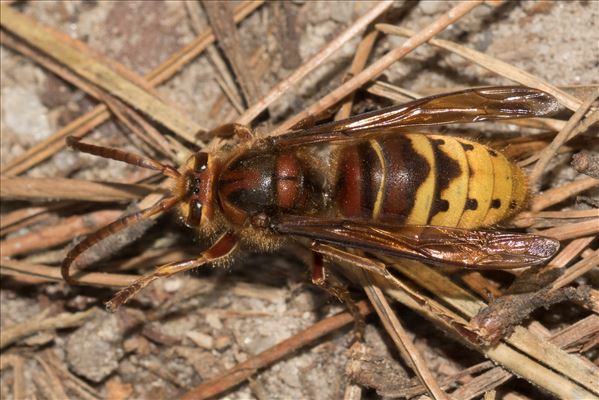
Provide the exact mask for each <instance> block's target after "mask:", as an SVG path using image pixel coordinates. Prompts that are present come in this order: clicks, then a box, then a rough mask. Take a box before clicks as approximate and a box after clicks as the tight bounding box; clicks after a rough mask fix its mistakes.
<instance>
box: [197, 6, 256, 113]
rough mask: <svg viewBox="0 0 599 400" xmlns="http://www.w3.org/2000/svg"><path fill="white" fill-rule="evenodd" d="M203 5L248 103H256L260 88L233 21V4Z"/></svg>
mask: <svg viewBox="0 0 599 400" xmlns="http://www.w3.org/2000/svg"><path fill="white" fill-rule="evenodd" d="M203 5H204V10H205V11H206V15H207V16H208V20H209V21H210V25H211V26H212V31H213V32H214V36H216V40H217V43H218V45H219V47H220V48H221V50H222V51H223V53H224V54H225V56H226V57H227V59H228V61H229V63H230V64H231V68H232V69H233V72H234V74H235V77H236V78H237V82H239V86H240V87H241V91H242V93H243V95H244V97H245V100H246V103H247V104H254V103H255V102H256V101H258V99H259V98H260V90H259V88H258V84H257V82H256V77H255V76H254V75H253V73H252V69H251V68H249V65H248V63H247V60H248V57H247V54H246V51H245V49H244V47H243V46H242V45H241V41H240V38H239V34H238V32H237V27H236V26H235V22H234V21H233V17H232V10H231V5H230V4H229V3H227V2H224V3H220V2H210V1H206V2H204V3H203Z"/></svg>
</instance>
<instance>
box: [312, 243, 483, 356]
mask: <svg viewBox="0 0 599 400" xmlns="http://www.w3.org/2000/svg"><path fill="white" fill-rule="evenodd" d="M312 251H315V252H318V253H320V254H323V255H326V256H327V257H329V258H331V259H333V260H335V261H337V262H340V263H342V264H345V265H351V266H354V267H358V268H361V269H363V270H366V271H368V272H372V273H375V274H377V275H379V276H382V277H383V278H384V279H385V280H386V281H387V282H388V283H390V284H391V285H392V286H393V287H395V288H397V289H399V290H401V291H402V292H404V293H405V294H406V295H407V296H409V297H410V298H411V299H412V300H413V301H414V302H415V303H416V304H417V305H418V306H419V307H423V308H426V309H428V311H430V313H431V314H432V315H434V316H435V317H436V318H438V319H439V320H440V321H441V322H443V323H445V324H447V326H448V327H451V328H453V329H454V330H455V331H456V332H457V333H458V334H459V335H461V336H462V337H464V338H465V339H466V340H468V341H470V342H471V343H473V344H475V345H481V344H484V343H485V342H484V340H482V338H481V337H480V334H479V333H478V332H476V331H475V330H473V329H472V328H471V327H470V326H469V324H468V323H464V322H462V321H460V319H459V317H458V316H457V315H456V314H454V313H452V312H450V311H449V310H447V309H445V308H444V307H442V306H440V305H439V304H438V303H436V302H432V301H429V299H428V298H427V297H425V296H423V295H421V294H420V293H418V292H416V291H415V290H414V289H413V288H411V287H410V286H408V285H406V284H404V283H403V282H402V281H400V280H399V279H397V278H396V277H395V276H393V275H392V274H391V273H390V272H389V271H388V270H387V267H386V265H385V263H383V262H381V261H377V260H373V259H371V258H368V257H365V256H359V255H356V254H352V253H349V252H347V251H345V250H343V249H339V248H337V247H333V246H329V245H326V244H321V243H317V242H314V243H312Z"/></svg>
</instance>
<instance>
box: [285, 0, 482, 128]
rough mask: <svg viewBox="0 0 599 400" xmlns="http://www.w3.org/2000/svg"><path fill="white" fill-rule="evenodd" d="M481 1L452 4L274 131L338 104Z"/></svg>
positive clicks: (289, 126)
mask: <svg viewBox="0 0 599 400" xmlns="http://www.w3.org/2000/svg"><path fill="white" fill-rule="evenodd" d="M480 4H482V1H481V0H475V1H462V2H460V3H458V5H456V6H455V7H453V8H452V9H451V10H449V11H448V12H447V13H445V14H443V15H442V16H441V17H440V18H438V19H437V20H436V21H434V22H433V23H432V24H430V25H428V26H426V27H425V28H423V29H421V30H420V31H419V32H418V33H417V34H416V35H414V36H412V37H410V38H409V39H408V40H406V41H405V42H404V43H403V44H402V45H401V46H399V47H397V48H395V49H393V50H391V51H390V52H389V53H387V54H385V55H384V56H383V57H381V58H380V59H379V60H377V61H376V62H375V63H373V64H371V65H370V66H369V67H368V68H366V69H365V70H364V71H362V72H361V73H360V74H358V75H356V76H354V77H353V78H351V79H350V80H349V81H347V82H345V83H344V84H343V85H341V86H340V87H338V88H337V89H335V90H333V91H332V92H331V93H329V94H328V95H326V96H325V97H323V98H322V99H320V100H318V101H317V102H316V103H314V104H313V105H312V106H310V107H308V108H307V109H306V110H304V111H302V112H301V113H299V114H297V115H295V116H294V117H292V118H290V119H288V120H287V121H285V122H284V123H282V124H281V125H279V126H278V127H277V128H276V129H275V131H274V132H273V134H275V135H276V134H281V133H283V132H285V131H287V130H289V129H291V127H293V126H294V125H296V124H298V123H299V122H301V121H302V120H305V119H306V118H309V117H310V116H313V115H318V113H320V112H321V111H323V110H326V109H328V108H329V107H331V106H333V105H334V104H336V103H338V102H339V101H340V100H341V99H343V98H344V97H345V96H347V95H348V94H350V93H352V92H355V91H356V90H358V89H359V88H360V87H362V86H363V85H364V84H366V82H368V81H370V80H372V79H375V78H376V77H377V76H379V75H380V74H382V73H383V71H385V70H386V69H387V68H389V66H390V65H392V64H393V63H395V62H397V61H398V60H400V59H402V58H403V57H405V56H406V55H407V54H409V53H410V52H411V51H413V50H414V49H415V48H417V47H418V46H420V45H421V44H423V43H425V42H426V41H427V40H429V39H430V38H432V37H433V36H435V35H436V34H437V33H439V32H441V31H443V30H444V29H445V28H447V27H448V26H449V25H451V24H453V23H455V22H456V21H458V20H459V19H460V18H462V17H463V16H464V15H466V14H468V13H469V12H470V11H471V10H473V9H474V8H476V7H477V6H478V5H480Z"/></svg>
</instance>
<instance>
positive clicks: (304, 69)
mask: <svg viewBox="0 0 599 400" xmlns="http://www.w3.org/2000/svg"><path fill="white" fill-rule="evenodd" d="M392 4H393V2H392V1H381V2H379V3H377V4H376V5H375V6H374V7H372V9H370V10H369V11H368V12H367V13H366V14H364V15H363V16H362V17H360V18H358V19H357V20H356V21H355V22H354V23H353V24H352V25H351V26H350V27H349V28H347V29H346V30H345V31H343V32H342V33H340V34H339V35H338V36H337V37H335V39H333V40H331V41H330V42H328V44H327V45H326V46H324V47H323V48H322V49H320V50H319V51H318V52H317V53H316V54H315V55H314V56H312V58H310V59H309V60H308V61H306V62H305V63H304V64H303V65H302V66H301V67H299V68H298V69H296V70H295V71H294V72H293V73H292V74H291V75H289V76H288V77H287V78H285V79H284V80H282V81H281V82H279V83H278V84H277V85H275V87H273V88H272V89H271V90H270V91H269V92H268V93H267V94H266V96H264V97H263V98H262V99H261V100H260V101H258V102H256V103H255V104H254V105H253V106H252V107H250V108H249V109H248V110H246V112H245V113H243V115H241V116H240V117H239V118H238V119H237V122H238V123H240V124H242V125H248V124H249V123H251V122H252V121H253V120H254V118H256V117H257V116H258V115H260V113H261V112H262V111H264V110H266V108H268V106H269V105H271V104H272V103H273V102H274V101H275V100H276V99H278V98H279V97H281V96H282V95H283V94H285V93H287V91H288V90H289V89H291V87H292V86H293V85H295V84H296V83H297V82H299V81H300V80H302V79H303V78H304V77H305V76H306V75H308V74H309V73H310V72H311V71H312V70H314V69H315V68H316V67H318V66H319V65H320V64H322V62H323V61H324V60H326V59H327V58H328V57H329V56H331V55H332V54H333V53H335V51H337V50H338V49H340V48H341V47H342V46H343V44H345V43H346V42H347V41H349V40H350V39H351V38H352V37H354V36H355V35H357V34H358V33H359V32H360V31H361V30H362V29H364V28H365V27H366V26H368V24H370V23H371V22H372V21H374V20H375V19H376V18H377V17H378V16H379V15H381V14H382V13H383V12H385V11H386V10H387V9H388V8H389V7H391V5H392ZM301 119H303V118H300V119H298V121H296V123H297V122H299V121H300V120H301ZM293 125H295V123H294V124H291V125H290V126H293Z"/></svg>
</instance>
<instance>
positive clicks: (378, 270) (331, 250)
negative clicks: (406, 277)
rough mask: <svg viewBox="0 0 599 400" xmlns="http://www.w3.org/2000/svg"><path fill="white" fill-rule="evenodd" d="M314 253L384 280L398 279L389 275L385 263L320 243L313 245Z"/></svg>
mask: <svg viewBox="0 0 599 400" xmlns="http://www.w3.org/2000/svg"><path fill="white" fill-rule="evenodd" d="M312 251H313V252H314V253H318V254H321V256H327V257H330V258H332V259H333V260H337V261H340V262H344V263H349V264H351V265H355V266H357V267H359V268H362V269H365V270H367V271H369V272H373V273H375V274H377V275H381V276H383V277H384V278H387V279H392V280H394V279H396V278H395V277H394V276H393V275H391V274H390V273H389V271H387V266H386V265H385V263H383V262H380V261H376V260H372V259H370V258H366V257H362V256H359V255H356V254H352V253H349V252H347V251H344V250H342V249H339V248H337V247H334V246H330V245H328V244H322V243H318V242H313V243H312Z"/></svg>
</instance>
